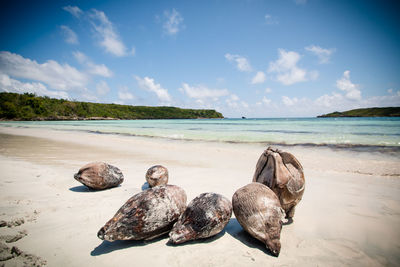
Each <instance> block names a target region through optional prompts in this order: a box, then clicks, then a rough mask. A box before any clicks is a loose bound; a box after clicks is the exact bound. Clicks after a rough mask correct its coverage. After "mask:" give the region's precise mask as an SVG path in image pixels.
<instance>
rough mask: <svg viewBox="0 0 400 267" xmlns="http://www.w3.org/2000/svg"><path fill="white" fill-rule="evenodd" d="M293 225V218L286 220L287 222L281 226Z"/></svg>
mask: <svg viewBox="0 0 400 267" xmlns="http://www.w3.org/2000/svg"><path fill="white" fill-rule="evenodd" d="M292 223H293V218H287V222H284V223H283V224H282V225H290V224H292Z"/></svg>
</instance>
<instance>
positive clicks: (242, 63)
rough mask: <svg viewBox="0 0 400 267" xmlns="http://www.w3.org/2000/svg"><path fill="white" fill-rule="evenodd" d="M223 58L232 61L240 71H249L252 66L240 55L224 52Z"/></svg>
mask: <svg viewBox="0 0 400 267" xmlns="http://www.w3.org/2000/svg"><path fill="white" fill-rule="evenodd" d="M225 58H226V59H227V60H228V61H229V62H234V63H236V67H237V68H238V70H240V71H248V72H249V71H251V70H252V68H251V66H250V63H249V61H248V60H247V59H246V58H245V57H242V56H239V55H232V54H229V53H227V54H225Z"/></svg>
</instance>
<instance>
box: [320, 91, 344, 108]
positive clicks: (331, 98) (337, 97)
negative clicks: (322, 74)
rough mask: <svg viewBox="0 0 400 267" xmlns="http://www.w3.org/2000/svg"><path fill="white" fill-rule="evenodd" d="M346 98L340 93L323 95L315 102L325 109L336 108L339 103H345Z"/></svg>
mask: <svg viewBox="0 0 400 267" xmlns="http://www.w3.org/2000/svg"><path fill="white" fill-rule="evenodd" d="M343 100H344V97H343V96H342V95H341V94H338V93H332V95H327V94H325V95H322V96H320V97H318V98H317V99H316V100H315V104H316V105H317V106H323V107H327V108H330V107H336V106H337V105H339V103H341V102H343Z"/></svg>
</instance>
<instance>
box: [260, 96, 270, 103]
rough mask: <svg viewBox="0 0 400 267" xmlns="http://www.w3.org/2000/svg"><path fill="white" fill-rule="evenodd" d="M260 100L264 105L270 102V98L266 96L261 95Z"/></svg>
mask: <svg viewBox="0 0 400 267" xmlns="http://www.w3.org/2000/svg"><path fill="white" fill-rule="evenodd" d="M262 102H263V103H264V104H265V105H269V104H271V99H268V98H267V97H265V96H264V97H263V99H262Z"/></svg>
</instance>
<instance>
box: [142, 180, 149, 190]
mask: <svg viewBox="0 0 400 267" xmlns="http://www.w3.org/2000/svg"><path fill="white" fill-rule="evenodd" d="M149 188H150V185H149V183H148V182H145V183H144V184H143V185H142V191H144V190H147V189H149Z"/></svg>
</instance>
